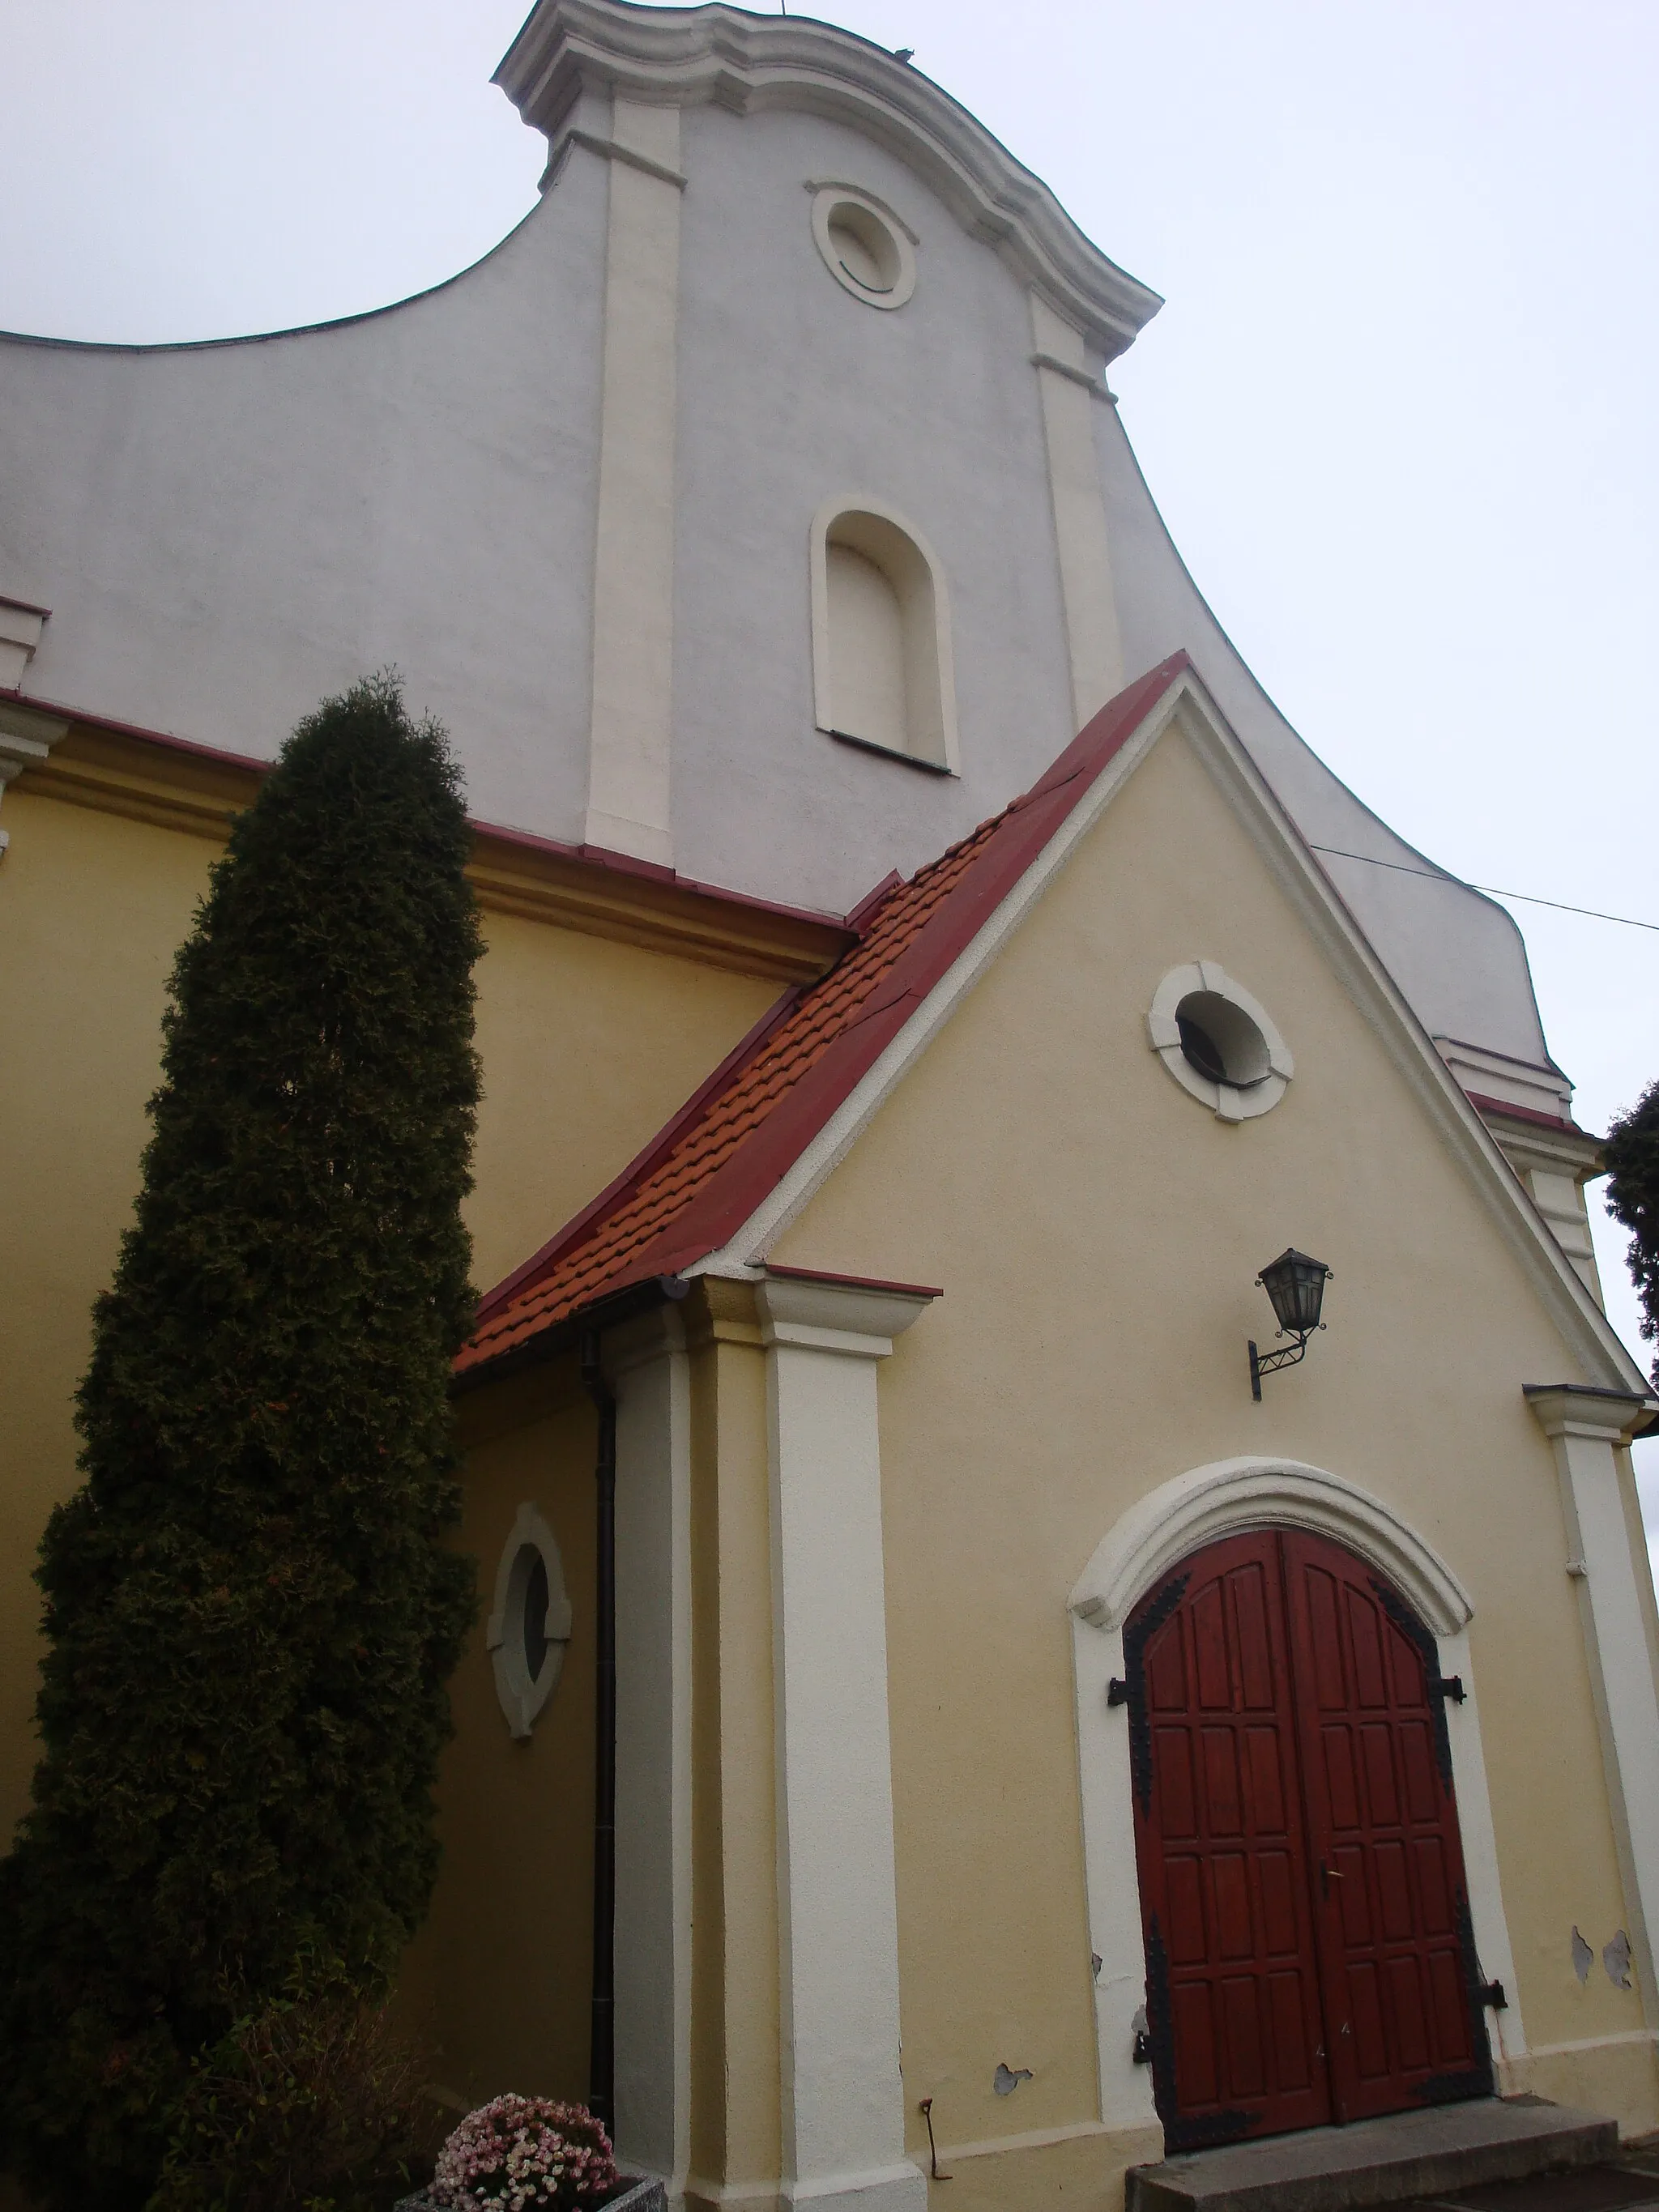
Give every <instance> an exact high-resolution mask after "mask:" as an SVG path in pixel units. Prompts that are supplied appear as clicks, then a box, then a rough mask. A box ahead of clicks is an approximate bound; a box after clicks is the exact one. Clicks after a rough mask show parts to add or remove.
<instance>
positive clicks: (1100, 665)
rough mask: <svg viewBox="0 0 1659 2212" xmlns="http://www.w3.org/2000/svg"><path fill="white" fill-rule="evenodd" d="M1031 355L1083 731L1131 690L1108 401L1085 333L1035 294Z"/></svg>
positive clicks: (1075, 705) (1076, 714) (1075, 715)
mask: <svg viewBox="0 0 1659 2212" xmlns="http://www.w3.org/2000/svg"><path fill="white" fill-rule="evenodd" d="M1030 301H1031V337H1032V341H1033V343H1034V344H1035V346H1036V351H1035V352H1034V353H1033V355H1032V356H1031V360H1032V364H1033V366H1034V367H1035V368H1036V373H1037V388H1038V390H1039V392H1041V394H1042V430H1043V438H1044V441H1045V443H1046V445H1047V447H1048V489H1049V494H1050V496H1051V497H1052V499H1053V501H1054V538H1055V543H1056V545H1057V547H1058V550H1059V555H1060V598H1061V600H1062V603H1063V604H1064V606H1065V610H1066V642H1067V644H1068V645H1069V647H1070V649H1071V656H1072V719H1073V722H1074V723H1075V725H1076V726H1077V727H1078V728H1079V730H1080V729H1081V728H1082V727H1083V726H1084V725H1085V722H1088V721H1090V720H1091V719H1092V718H1093V717H1094V716H1095V715H1096V714H1098V713H1099V711H1100V709H1101V708H1103V706H1104V705H1105V704H1106V702H1107V701H1108V700H1109V699H1111V698H1115V696H1116V695H1117V693H1118V692H1120V691H1121V690H1122V689H1123V642H1122V639H1121V636H1120V635H1119V631H1118V620H1117V597H1116V594H1115V592H1114V590H1113V587H1112V556H1111V548H1110V545H1109V541H1108V538H1107V532H1106V495H1105V491H1104V489H1103V487H1102V484H1101V481H1100V463H1099V460H1098V459H1097V456H1096V453H1095V426H1094V418H1093V415H1092V412H1091V410H1093V409H1094V408H1096V407H1097V406H1100V405H1102V404H1105V402H1106V394H1105V389H1104V387H1103V386H1102V385H1101V384H1100V382H1099V380H1097V378H1096V377H1095V376H1093V375H1092V374H1091V372H1090V369H1089V366H1088V362H1087V360H1086V358H1085V353H1084V346H1083V338H1082V335H1081V333H1080V332H1079V331H1075V330H1073V327H1072V325H1070V324H1069V323H1068V322H1066V321H1064V320H1063V319H1061V318H1060V316H1059V315H1057V314H1056V313H1054V309H1053V308H1052V307H1050V306H1049V305H1048V301H1046V300H1044V299H1043V298H1042V296H1041V295H1039V294H1037V293H1036V292H1033V293H1032V294H1031V295H1030Z"/></svg>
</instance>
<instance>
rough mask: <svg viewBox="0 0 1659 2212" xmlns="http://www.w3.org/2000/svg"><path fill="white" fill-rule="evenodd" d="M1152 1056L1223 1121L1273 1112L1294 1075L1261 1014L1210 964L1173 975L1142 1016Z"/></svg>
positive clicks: (1254, 1001) (1279, 1038)
mask: <svg viewBox="0 0 1659 2212" xmlns="http://www.w3.org/2000/svg"><path fill="white" fill-rule="evenodd" d="M1146 1034H1147V1036H1148V1038H1149V1039H1150V1041H1151V1043H1152V1050H1153V1051H1154V1052H1155V1053H1156V1054H1158V1058H1159V1059H1160V1060H1162V1061H1163V1062H1164V1066H1165V1067H1166V1068H1168V1070H1169V1071H1170V1074H1171V1075H1172V1076H1174V1078H1175V1079H1176V1082H1177V1083H1178V1084H1179V1085H1181V1087H1182V1090H1183V1091H1186V1092H1188V1095H1189V1096H1190V1097H1194V1098H1197V1099H1200V1100H1201V1101H1202V1102H1203V1103H1204V1104H1205V1105H1206V1106H1207V1107H1209V1109H1211V1111H1212V1113H1213V1114H1215V1115H1217V1116H1218V1118H1219V1119H1220V1120H1221V1121H1254V1120H1255V1118H1256V1117H1257V1116H1258V1115H1262V1114H1265V1113H1267V1111H1268V1110H1269V1109H1270V1108H1272V1107H1274V1106H1277V1105H1278V1103H1279V1100H1280V1099H1281V1098H1282V1097H1284V1096H1285V1086H1286V1085H1287V1084H1288V1083H1289V1082H1290V1079H1291V1075H1292V1074H1293V1073H1294V1072H1295V1062H1294V1061H1293V1060H1291V1051H1290V1047H1289V1046H1288V1045H1287V1044H1286V1043H1285V1040H1284V1038H1283V1037H1282V1036H1280V1035H1279V1031H1278V1030H1277V1029H1276V1028H1275V1027H1274V1025H1273V1021H1272V1019H1271V1018H1269V1016H1268V1013H1267V1009H1266V1007H1264V1006H1262V1004H1261V1000H1259V999H1256V998H1254V997H1252V995H1251V994H1250V993H1249V991H1247V990H1246V989H1245V988H1244V987H1243V984H1241V983H1235V982H1234V981H1233V980H1232V978H1231V976H1230V975H1228V974H1227V972H1226V970H1225V969H1223V968H1220V967H1218V965H1217V963H1215V962H1214V961H1213V960H1194V961H1191V962H1189V963H1188V964H1187V965H1186V966H1185V967H1182V968H1172V969H1170V972H1169V974H1168V975H1166V976H1165V977H1164V980H1163V981H1162V982H1161V983H1160V984H1159V985H1158V989H1157V991H1156V992H1155V993H1154V994H1153V998H1152V1006H1151V1007H1150V1009H1149V1010H1148V1012H1147V1015H1146Z"/></svg>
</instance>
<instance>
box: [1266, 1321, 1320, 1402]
mask: <svg viewBox="0 0 1659 2212" xmlns="http://www.w3.org/2000/svg"><path fill="white" fill-rule="evenodd" d="M1319 1326H1320V1327H1321V1328H1324V1326H1325V1324H1324V1322H1320V1324H1319ZM1312 1334H1313V1331H1312V1330H1311V1329H1304V1330H1302V1331H1301V1332H1300V1333H1299V1334H1297V1340H1296V1342H1295V1343H1294V1344H1287V1345H1286V1346H1285V1349H1284V1350H1283V1351H1282V1352H1258V1351H1257V1350H1256V1348H1255V1338H1254V1337H1252V1338H1251V1339H1250V1340H1249V1344H1250V1395H1251V1397H1253V1398H1255V1399H1256V1400H1258V1401H1259V1400H1260V1398H1261V1378H1262V1376H1264V1375H1276V1374H1277V1373H1278V1372H1279V1369H1280V1368H1281V1367H1294V1366H1295V1365H1296V1363H1297V1360H1298V1359H1301V1358H1304V1357H1305V1356H1306V1353H1307V1350H1308V1339H1309V1338H1310V1336H1311V1335H1312Z"/></svg>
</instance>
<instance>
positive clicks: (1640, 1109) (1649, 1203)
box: [1607, 1083, 1659, 1383]
mask: <svg viewBox="0 0 1659 2212" xmlns="http://www.w3.org/2000/svg"><path fill="white" fill-rule="evenodd" d="M1607 1170H1608V1177H1607V1206H1608V1210H1609V1212H1611V1213H1612V1214H1613V1218H1614V1219H1615V1220H1616V1221H1620V1222H1622V1223H1623V1224H1624V1225H1625V1227H1626V1229H1628V1230H1630V1231H1632V1232H1633V1233H1632V1237H1631V1240H1630V1243H1629V1244H1628V1245H1627V1246H1626V1250H1625V1259H1626V1264H1627V1265H1628V1267H1629V1268H1630V1271H1631V1273H1632V1276H1633V1277H1634V1279H1635V1282H1636V1294H1637V1296H1638V1297H1639V1298H1640V1299H1641V1301H1642V1322H1641V1328H1642V1334H1643V1335H1644V1336H1645V1337H1649V1338H1652V1337H1659V1083H1650V1085H1648V1087H1647V1089H1646V1090H1645V1091H1644V1092H1643V1094H1642V1096H1641V1097H1639V1098H1638V1100H1637V1102H1636V1103H1635V1105H1634V1106H1632V1108H1631V1109H1630V1111H1629V1113H1628V1114H1625V1115H1620V1119H1619V1120H1618V1121H1615V1122H1614V1123H1613V1127H1612V1128H1610V1129H1609V1130H1608V1132H1607ZM1653 1379H1654V1381H1655V1382H1656V1383H1659V1360H1656V1361H1655V1362H1654V1366H1653Z"/></svg>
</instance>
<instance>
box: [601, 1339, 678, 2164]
mask: <svg viewBox="0 0 1659 2212" xmlns="http://www.w3.org/2000/svg"><path fill="white" fill-rule="evenodd" d="M604 1359H605V1376H606V1379H607V1381H608V1383H609V1384H610V1387H611V1390H612V1392H613V1393H614V1395H615V1397H616V1401H617V1933H616V1975H617V2014H616V2051H617V2126H616V2136H617V2150H618V2154H619V2155H620V2156H621V2157H622V2158H623V2160H624V2161H625V2163H626V2164H627V2165H628V2166H629V2167H630V2168H631V2169H632V2170H633V2171H635V2172H647V2173H652V2174H655V2175H657V2176H658V2177H659V2178H660V2179H662V2180H664V2181H665V2182H666V2184H667V2185H668V2189H669V2192H670V2195H671V2197H678V2195H679V2194H680V2193H681V2192H682V2191H684V2184H685V2176H686V2173H687V2172H688V2169H689V2167H690V2159H691V2134H690V2120H691V1444H690V1437H691V1381H690V1361H689V1359H688V1358H687V1354H686V1351H685V1333H684V1322H683V1321H682V1318H681V1316H680V1313H679V1310H678V1308H677V1307H674V1306H665V1307H659V1308H657V1309H655V1310H653V1311H652V1312H650V1313H647V1314H642V1315H641V1316H637V1317H636V1318H635V1320H633V1321H631V1322H624V1323H623V1325H622V1326H621V1327H620V1328H615V1329H612V1330H611V1331H609V1332H608V1333H607V1334H606V1335H605V1341H604Z"/></svg>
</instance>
